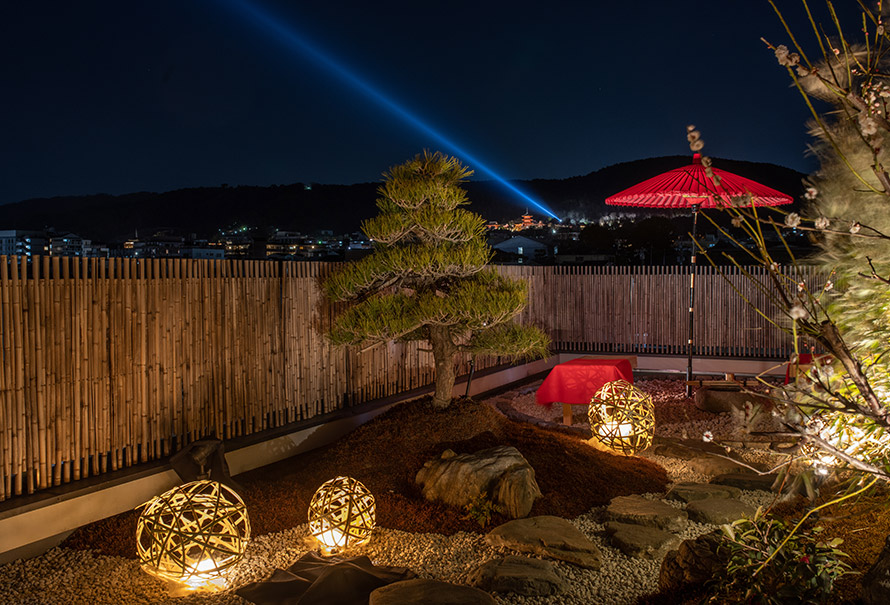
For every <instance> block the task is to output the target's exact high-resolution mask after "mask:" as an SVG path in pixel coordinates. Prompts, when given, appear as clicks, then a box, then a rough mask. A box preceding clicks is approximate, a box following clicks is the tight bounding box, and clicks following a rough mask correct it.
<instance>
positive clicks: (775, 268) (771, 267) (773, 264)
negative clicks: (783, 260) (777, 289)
mask: <svg viewBox="0 0 890 605" xmlns="http://www.w3.org/2000/svg"><path fill="white" fill-rule="evenodd" d="M769 270H770V271H778V270H779V263H777V262H776V261H773V262H771V263H770V264H769Z"/></svg>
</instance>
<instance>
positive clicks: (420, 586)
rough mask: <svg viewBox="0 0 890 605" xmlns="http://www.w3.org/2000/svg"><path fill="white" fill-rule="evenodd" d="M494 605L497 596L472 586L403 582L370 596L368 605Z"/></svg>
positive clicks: (430, 582) (378, 590)
mask: <svg viewBox="0 0 890 605" xmlns="http://www.w3.org/2000/svg"><path fill="white" fill-rule="evenodd" d="M409 603H423V604H424V605H495V603H496V601H495V600H494V597H492V596H491V595H490V594H488V593H487V592H485V591H484V590H479V589H478V588H473V587H472V586H461V585H458V584H449V583H448V582H440V581H438V580H422V579H415V580H404V581H402V582H393V583H392V584H387V585H386V586H381V587H380V588H377V589H375V590H374V591H373V592H372V593H371V597H370V598H369V599H368V605H408V604H409Z"/></svg>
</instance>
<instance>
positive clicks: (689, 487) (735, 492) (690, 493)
mask: <svg viewBox="0 0 890 605" xmlns="http://www.w3.org/2000/svg"><path fill="white" fill-rule="evenodd" d="M741 495H742V490H740V489H738V488H737V487H731V486H728V485H714V484H711V483H677V484H676V485H674V486H673V487H672V488H671V489H670V491H668V493H667V496H665V497H666V498H668V499H670V500H679V501H680V502H692V501H693V500H704V499H705V498H738V497H739V496H741Z"/></svg>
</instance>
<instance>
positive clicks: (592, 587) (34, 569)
mask: <svg viewBox="0 0 890 605" xmlns="http://www.w3.org/2000/svg"><path fill="white" fill-rule="evenodd" d="M658 382H670V381H658ZM673 382H674V383H676V382H677V381H673ZM537 386H538V384H534V385H528V386H526V387H523V388H521V389H517V391H516V392H514V393H511V394H510V395H511V396H512V397H513V398H514V404H515V407H516V408H517V409H518V410H519V411H522V412H523V413H526V414H529V415H535V416H538V417H543V416H544V415H547V414H549V415H550V416H552V417H548V418H547V419H548V420H555V421H557V422H559V421H561V414H562V412H561V410H558V409H556V408H557V406H554V408H553V409H552V410H547V408H545V407H544V406H537V405H535V404H534V391H535V389H536V388H537ZM640 386H644V385H640ZM651 386H653V385H650V387H651ZM658 386H660V387H664V386H665V385H663V384H662V385H658ZM668 386H669V387H670V388H672V389H675V390H676V385H668ZM653 390H657V391H658V392H659V393H663V392H664V389H663V388H662V389H653ZM523 391H524V392H523ZM674 395H675V394H674V393H673V392H672V391H670V392H669V394H668V395H666V396H663V399H664V400H663V401H658V400H656V405H674V403H673V402H675V401H676V398H675V397H674ZM681 398H682V395H681ZM683 407H686V408H687V409H688V407H689V406H688V402H687V403H686V405H685V406H683ZM679 409H680V408H679V406H678V410H677V414H681V413H682V412H680V411H679ZM662 411H664V410H662ZM533 412H534V413H533ZM677 414H674V415H675V416H676V415H677ZM662 416H665V414H662ZM666 416H667V417H670V416H671V414H670V413H668V414H667V415H666ZM712 420H713V419H712ZM724 420H725V419H724ZM684 421H685V422H679V421H678V422H674V423H667V424H666V425H664V426H657V428H656V430H657V432H658V434H669V435H671V436H682V435H681V434H677V433H679V432H682V431H686V432H687V433H689V432H694V431H698V430H702V429H703V427H700V426H698V425H697V424H695V423H696V422H698V421H697V420H695V419H693V418H686V419H684ZM726 422H728V423H730V424H731V423H732V422H733V421H732V419H729V420H726ZM690 423H692V424H690ZM684 424H685V426H683V425H684ZM715 426H717V425H715V424H713V423H712V424H711V425H709V426H708V427H706V428H704V429H703V430H711V431H714V432H715V433H716V432H717V431H716V430H715ZM720 426H722V425H720ZM727 426H730V425H729V424H728V425H727ZM646 457H647V458H649V459H650V460H653V461H655V462H657V463H658V464H660V465H662V466H663V467H664V468H665V469H666V470H667V472H668V476H669V478H670V480H671V481H673V482H684V481H695V482H707V480H708V477H704V476H700V475H697V474H695V473H691V472H690V471H689V470H687V469H686V468H685V466H684V464H683V462H682V461H679V460H675V459H673V458H664V457H661V456H651V455H647V456H646ZM662 496H663V494H646V495H645V497H647V498H652V499H660V498H662ZM773 498H774V494H770V493H767V492H743V496H742V499H743V500H745V501H746V502H748V503H749V504H752V505H753V506H755V507H757V506H761V505H764V506H766V505H768V504H769V503H770V502H772V500H773ZM668 502H669V503H670V504H671V505H672V506H676V507H678V508H685V506H686V505H685V504H683V503H680V502H675V501H668ZM603 510H604V507H596V508H593V509H591V510H590V511H589V512H588V513H586V514H584V515H581V516H580V517H577V518H576V519H573V520H572V523H573V524H574V525H575V526H577V527H578V529H580V530H581V531H582V532H584V533H585V534H586V535H587V536H588V537H589V538H590V539H591V540H592V541H593V542H594V543H595V544H596V545H597V546H598V547H599V548H600V550H601V551H602V555H603V557H602V559H603V566H602V568H601V569H600V570H598V571H591V570H586V569H582V568H580V567H576V566H574V565H571V564H569V563H561V562H555V567H556V569H557V572H558V573H559V574H561V575H562V576H563V577H564V578H565V579H566V580H567V581H568V585H569V586H570V587H571V592H570V593H568V594H560V595H558V596H555V597H523V596H520V595H515V594H498V593H496V594H495V595H494V596H495V598H496V600H497V602H498V603H501V604H514V605H520V604H522V605H526V604H529V605H531V604H545V603H546V604H550V603H560V604H566V605H591V604H603V605H610V604H615V605H618V604H630V603H634V602H635V601H636V599H637V598H638V597H640V596H642V595H645V594H649V593H652V592H655V591H656V590H657V583H658V572H659V569H660V561H646V560H638V559H631V558H629V557H627V556H625V555H624V554H622V553H621V552H620V551H619V550H617V549H616V548H613V547H611V546H609V545H608V544H607V543H606V542H605V541H604V538H603V525H602V524H601V522H600V520H601V519H602V513H603ZM715 528H716V526H709V525H702V524H699V523H692V522H690V523H689V524H688V526H687V527H686V529H685V530H684V531H683V532H682V533H681V534H680V537H681V538H683V539H690V538H695V537H697V536H699V535H701V534H703V533H706V532H709V531H711V530H713V529H715ZM309 550H311V542H310V539H309V538H308V528H307V526H306V525H301V526H298V527H295V528H293V529H291V530H288V531H286V532H280V533H276V534H268V535H264V536H260V537H258V538H255V539H254V540H252V541H251V543H250V545H249V546H248V549H247V552H246V554H245V558H244V560H243V561H242V563H241V564H240V565H239V566H238V567H237V568H236V569H235V570H234V571H233V573H232V575H231V576H230V578H229V582H228V586H227V588H226V589H225V590H223V591H221V592H216V593H212V594H208V593H189V594H186V595H184V596H173V595H171V592H170V590H169V588H168V586H169V585H168V584H167V583H164V582H162V581H160V580H158V579H156V578H154V577H153V576H150V575H148V574H146V573H145V572H143V571H142V570H141V568H140V567H139V565H138V563H137V562H136V561H134V560H130V559H123V558H120V557H108V556H102V555H96V554H93V553H91V552H85V551H76V550H69V549H63V548H54V549H53V550H50V551H49V552H47V553H46V554H44V555H42V556H40V557H36V558H33V559H28V560H19V561H15V562H13V563H10V564H7V565H3V566H0V595H3V598H2V599H0V600H2V601H3V602H4V603H10V604H22V605H24V604H28V605H30V604H34V605H53V604H59V605H62V604H64V605H79V604H83V605H104V604H108V605H119V604H127V605H129V604H134V605H138V604H149V603H150V604H163V603H168V604H174V603H175V604H183V605H185V604H196V603H206V604H208V605H209V604H214V605H215V604H225V605H229V604H231V605H234V604H238V605H241V604H244V603H247V601H245V600H243V599H241V598H240V597H238V596H236V595H235V594H234V593H233V592H232V591H233V590H234V589H235V588H237V587H239V586H243V585H245V584H247V583H249V582H253V581H257V580H261V579H263V578H265V577H268V576H269V575H270V574H271V573H272V571H273V570H274V569H275V568H286V567H288V566H290V565H291V564H292V563H294V562H295V561H296V560H297V559H298V558H299V557H300V556H302V555H303V554H304V553H306V552H308V551H309ZM355 554H367V555H368V556H369V557H370V558H371V560H372V562H374V563H375V564H376V565H391V566H404V567H409V568H411V569H412V570H413V571H414V572H415V573H417V575H418V576H420V577H422V578H431V579H439V580H444V581H447V582H453V583H458V584H462V583H466V578H467V575H468V574H469V572H470V571H472V570H473V569H474V568H475V567H476V566H478V565H479V564H481V563H483V562H484V561H486V560H488V559H491V558H494V557H499V556H505V555H507V554H510V551H508V550H506V549H500V548H492V547H490V546H488V545H486V544H485V541H484V537H483V536H482V535H479V534H469V533H463V532H461V533H457V534H455V535H452V536H442V535H439V534H410V533H405V532H401V531H395V530H390V529H383V528H378V529H376V530H375V532H374V535H373V537H372V540H371V542H370V543H369V544H368V545H366V546H365V547H364V548H363V549H362V550H361V551H358V552H357V553H355Z"/></svg>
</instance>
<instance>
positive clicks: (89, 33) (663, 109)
mask: <svg viewBox="0 0 890 605" xmlns="http://www.w3.org/2000/svg"><path fill="white" fill-rule="evenodd" d="M244 1H245V2H246V1H247V0H244ZM250 1H251V4H253V5H255V6H257V7H261V9H262V10H264V11H267V12H269V13H271V14H272V15H274V16H275V17H276V20H277V22H278V23H279V24H280V25H282V26H284V27H287V28H290V29H292V30H293V31H294V32H295V33H296V34H298V35H299V36H302V37H303V38H305V39H309V40H311V42H312V43H313V44H315V45H316V47H317V48H320V49H324V50H325V51H326V52H329V53H330V54H331V55H332V56H334V57H335V58H336V60H338V61H340V62H341V63H342V64H344V65H347V66H348V67H349V68H350V69H352V70H354V72H355V73H357V74H360V75H361V76H362V77H364V78H367V80H369V81H370V82H372V83H373V84H374V85H375V86H377V87H378V88H379V89H380V90H383V91H385V92H386V93H387V94H389V95H390V96H391V97H392V98H394V99H396V100H397V101H398V102H399V103H400V104H402V105H403V106H405V107H407V108H409V109H410V110H411V111H413V112H414V113H415V114H417V115H418V116H420V117H422V118H424V119H425V120H427V121H428V122H429V123H430V124H432V125H434V127H435V128H436V129H438V130H439V131H441V132H443V133H446V134H447V135H448V136H449V137H451V138H452V139H453V140H454V141H456V142H458V143H459V144H460V145H462V146H463V147H464V148H465V149H468V150H470V151H471V152H472V154H473V155H475V156H476V157H477V158H478V159H481V160H483V161H485V162H486V163H488V164H489V165H490V166H491V167H493V168H495V169H497V170H498V172H500V173H501V174H502V175H503V176H505V177H507V178H521V179H528V178H539V177H540V178H564V177H570V176H575V175H579V174H586V173H588V172H591V171H593V170H597V169H599V168H602V167H604V166H607V165H610V164H615V163H618V162H623V161H628V160H634V159H639V158H645V157H652V156H660V155H676V154H685V153H688V147H687V146H686V141H685V126H686V124H688V123H694V124H696V125H697V126H698V127H699V128H700V129H701V131H702V133H703V138H704V140H705V141H706V144H707V146H706V148H705V151H706V152H707V153H709V154H711V155H714V156H718V157H728V158H734V159H740V160H751V161H760V162H772V163H776V164H781V165H784V166H789V167H791V168H796V169H798V170H802V171H809V170H811V169H812V168H813V167H814V164H813V160H812V159H810V158H807V157H805V147H806V142H807V137H806V134H805V126H804V122H805V120H806V119H807V113H806V109H805V107H804V105H803V103H802V100H801V99H800V97H799V95H798V93H797V92H796V91H795V90H793V89H790V88H789V81H788V79H787V76H786V74H785V72H784V70H783V69H782V68H780V67H779V66H778V65H777V63H776V61H775V59H774V57H773V55H772V53H771V52H770V51H769V50H768V49H766V48H765V47H764V45H763V43H762V42H761V41H760V39H759V38H760V36H764V37H766V38H767V39H769V40H771V41H773V42H774V43H780V42H786V41H787V40H786V36H785V34H784V32H783V30H782V28H781V24H780V23H779V21H778V19H777V18H776V17H775V15H774V13H773V11H772V9H771V8H770V6H769V4H768V3H767V2H766V0H719V1H714V0H710V1H704V0H702V1H690V2H668V1H664V0H659V1H639V0H638V1H636V2H621V1H611V0H610V1H609V2H598V1H595V0H579V1H577V2H561V1H556V0H554V1H551V2H508V1H488V0H481V1H480V0H475V1H473V2H464V1H461V0H455V1H451V2H414V3H407V2H390V1H387V0H375V1H374V2H368V1H367V0H363V1H361V2H357V1H352V0H349V1H348V0H324V1H315V2H296V1H292V0H291V1H286V0H250ZM239 3H240V0H239V1H235V0H154V1H152V2H120V1H118V2H106V1H102V0H98V1H96V2H78V3H74V2H61V1H54V2H42V1H40V0H35V1H33V2H17V3H14V4H12V5H10V6H8V7H7V8H6V9H5V11H4V12H5V14H4V18H3V20H2V24H0V48H2V50H3V61H2V64H0V82H2V91H3V92H2V93H0V104H2V115H3V118H4V119H3V122H4V128H3V135H2V137H0V166H2V169H0V203H6V202H13V201H18V200H22V199H26V198H30V197H42V196H53V195H66V194H89V193H99V192H104V193H114V194H117V193H127V192H132V191H142V190H149V191H166V190H170V189H177V188H181V187H192V186H216V185H219V184H220V183H229V184H231V185H239V184H243V185H269V184H277V183H281V184H283V183H294V182H300V181H302V182H320V183H355V182H364V181H374V180H378V179H379V178H380V174H381V172H383V171H384V170H385V169H386V168H387V167H389V166H391V165H393V164H396V163H400V162H402V161H404V160H405V159H407V158H409V157H411V156H413V155H414V154H415V153H417V152H418V151H420V150H421V149H423V148H431V149H442V150H443V151H449V152H453V150H451V149H448V148H446V147H444V146H443V145H442V144H441V143H440V142H438V141H436V140H435V139H434V138H431V137H430V136H428V135H425V134H423V133H420V132H418V131H417V130H415V129H414V128H412V127H410V126H407V125H406V124H405V123H404V122H403V121H401V120H400V119H399V118H397V117H394V116H393V115H392V114H390V113H388V112H387V111H386V110H384V109H382V108H381V107H380V106H379V105H378V104H376V103H375V102H374V101H373V100H371V99H369V98H367V97H366V96H364V95H362V94H361V93H360V92H358V91H357V90H355V89H354V88H350V87H349V86H348V85H346V84H344V82H343V81H342V80H341V79H339V78H337V77H335V76H332V75H331V71H330V68H328V67H324V66H320V65H319V64H318V62H317V61H316V60H314V59H311V58H309V57H307V56H306V55H305V54H303V53H301V52H299V51H297V50H295V49H294V48H293V47H288V46H286V45H283V44H282V43H281V41H280V39H279V38H277V37H276V36H275V35H273V34H272V33H271V32H270V31H269V30H267V29H263V27H262V26H260V25H258V24H257V23H256V22H255V21H253V20H252V19H251V18H249V17H247V16H246V15H245V13H244V12H242V11H241V10H240V9H239V8H237V5H238V4H239ZM848 3H849V4H850V5H851V6H850V8H853V5H855V2H853V0H849V2H848ZM780 4H781V5H782V6H783V7H785V8H787V11H788V15H789V16H790V17H792V20H793V22H794V23H795V24H796V25H797V30H798V31H799V32H800V35H801V36H802V37H804V38H805V39H806V40H811V39H812V37H811V36H812V35H811V34H809V35H808V32H807V31H806V29H805V28H804V24H803V21H802V18H801V17H802V15H803V9H802V7H801V5H800V3H799V2H797V1H796V0H787V1H782V2H780ZM820 8H822V7H820ZM820 14H821V13H820ZM849 23H850V25H851V26H852V27H855V21H850V22H849ZM469 163H470V164H471V167H472V162H469ZM645 176H649V175H645Z"/></svg>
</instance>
